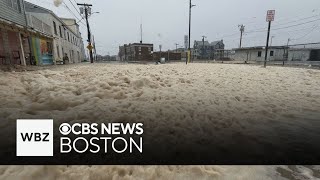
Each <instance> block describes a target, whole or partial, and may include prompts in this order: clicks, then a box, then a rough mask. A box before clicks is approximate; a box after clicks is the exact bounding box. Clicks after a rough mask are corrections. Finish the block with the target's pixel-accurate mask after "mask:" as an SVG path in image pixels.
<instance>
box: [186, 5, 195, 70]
mask: <svg viewBox="0 0 320 180" xmlns="http://www.w3.org/2000/svg"><path fill="white" fill-rule="evenodd" d="M189 1H190V3H189V47H188V58H187V60H186V64H188V61H190V58H191V47H190V46H191V9H192V8H193V7H194V6H196V5H193V4H192V2H191V1H192V0H189Z"/></svg>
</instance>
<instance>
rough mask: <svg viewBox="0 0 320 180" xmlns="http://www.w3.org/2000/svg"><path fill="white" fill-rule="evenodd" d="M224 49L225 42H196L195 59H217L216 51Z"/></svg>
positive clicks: (194, 47)
mask: <svg viewBox="0 0 320 180" xmlns="http://www.w3.org/2000/svg"><path fill="white" fill-rule="evenodd" d="M224 47H225V45H224V43H223V40H221V41H214V42H211V43H209V42H208V41H194V45H193V49H194V50H193V53H194V54H193V57H194V59H215V54H216V53H215V51H216V50H220V51H221V50H224Z"/></svg>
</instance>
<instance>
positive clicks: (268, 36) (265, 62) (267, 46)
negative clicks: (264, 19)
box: [264, 21, 271, 68]
mask: <svg viewBox="0 0 320 180" xmlns="http://www.w3.org/2000/svg"><path fill="white" fill-rule="evenodd" d="M270 30H271V21H269V25H268V35H267V45H266V54H265V57H264V67H265V68H266V67H267V59H268V50H269V38H270Z"/></svg>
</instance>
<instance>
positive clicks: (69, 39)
mask: <svg viewBox="0 0 320 180" xmlns="http://www.w3.org/2000/svg"><path fill="white" fill-rule="evenodd" d="M67 34H68V42H70V36H69V32H67Z"/></svg>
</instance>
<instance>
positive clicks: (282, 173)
mask: <svg viewBox="0 0 320 180" xmlns="http://www.w3.org/2000/svg"><path fill="white" fill-rule="evenodd" d="M0 85H1V87H0V118H1V124H0V125H1V128H2V129H3V132H6V131H8V133H7V136H8V138H9V137H10V136H11V135H12V132H9V130H8V129H10V127H11V128H12V127H14V126H15V123H13V122H14V121H15V120H16V119H20V118H24V119H28V118H30V119H41V118H52V119H54V123H55V124H59V123H62V122H73V123H74V122H93V121H94V122H97V123H101V122H129V123H130V122H143V123H144V124H145V125H146V127H148V128H150V129H152V131H146V134H145V135H146V136H148V137H152V138H153V139H158V140H159V141H158V143H163V144H165V143H164V141H165V140H166V143H168V144H169V145H170V144H175V143H177V142H179V138H181V137H184V138H188V140H190V142H188V143H189V144H191V145H199V146H200V145H203V144H208V146H209V145H211V143H212V144H214V145H215V146H217V147H220V146H221V148H225V147H226V146H229V145H230V146H232V147H235V148H236V149H237V148H239V150H240V151H246V149H247V148H246V147H241V146H244V145H243V144H232V143H230V144H228V143H229V142H227V140H226V139H228V138H230V139H235V142H244V141H248V145H252V146H254V145H255V144H263V145H265V146H266V147H268V146H270V149H266V150H265V151H272V147H282V145H283V144H284V143H285V144H288V146H289V145H290V147H294V148H296V149H290V151H299V150H301V148H303V146H304V144H301V142H305V144H306V145H310V144H311V145H312V144H317V143H319V142H318V141H317V140H318V139H320V134H319V128H318V127H320V126H319V125H320V122H319V120H320V118H319V117H320V71H319V70H313V69H305V68H285V67H268V68H267V69H264V68H261V67H260V66H249V65H231V64H229V65H224V64H191V65H188V66H186V65H184V64H182V63H181V64H179V63H177V64H166V65H153V64H152V65H151V64H150V65H132V64H130V65H124V64H94V65H90V64H79V65H68V66H56V67H52V68H49V69H42V70H35V71H27V72H0ZM3 134H5V133H3ZM159 135H162V136H163V138H157V137H159ZM199 137H201V139H199ZM212 137H215V138H214V141H212V142H211V141H210V140H211V139H210V138H212ZM288 137H291V138H288ZM244 144H246V142H244ZM299 148H300V149H299ZM234 150H235V149H234ZM237 150H238V149H237ZM230 151H232V150H230ZM168 152H170V148H168ZM212 153H215V152H212ZM249 153H250V154H254V155H256V156H260V155H262V154H263V153H265V152H264V150H263V149H262V150H261V149H260V150H259V149H254V150H252V151H251V152H249ZM275 157H276V155H275ZM306 157H307V158H312V154H310V156H309V155H308V154H306ZM230 158H231V157H230ZM44 176H45V177H46V178H45V179H113V178H115V179H120V178H121V179H156V178H159V179H240V180H246V179H263V180H264V179H266V180H268V179H270V180H271V179H280V180H281V179H290V180H304V179H317V178H318V179H319V178H320V168H319V167H316V166H2V167H0V179H22V178H23V179H44V178H43V177H44Z"/></svg>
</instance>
